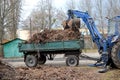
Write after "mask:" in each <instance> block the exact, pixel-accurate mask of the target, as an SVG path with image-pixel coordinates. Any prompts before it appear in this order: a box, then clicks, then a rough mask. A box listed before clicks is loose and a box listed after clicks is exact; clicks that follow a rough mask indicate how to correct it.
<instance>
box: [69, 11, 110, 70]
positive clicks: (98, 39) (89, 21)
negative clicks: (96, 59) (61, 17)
mask: <svg viewBox="0 0 120 80" xmlns="http://www.w3.org/2000/svg"><path fill="white" fill-rule="evenodd" d="M74 17H77V18H81V19H82V20H83V22H84V23H85V24H86V26H87V28H88V30H89V32H90V35H91V37H92V40H93V42H94V43H96V45H97V47H98V49H99V50H98V51H100V50H102V55H101V58H100V59H101V61H102V62H103V64H102V65H103V66H104V67H105V68H104V69H103V70H102V71H101V72H105V71H106V66H107V63H108V59H109V55H108V51H107V48H108V46H107V40H106V39H104V37H103V36H101V34H100V32H99V31H98V29H97V28H96V26H95V23H94V21H93V18H92V17H91V16H90V15H89V14H88V13H87V12H82V11H78V10H68V20H70V19H73V18H74Z"/></svg>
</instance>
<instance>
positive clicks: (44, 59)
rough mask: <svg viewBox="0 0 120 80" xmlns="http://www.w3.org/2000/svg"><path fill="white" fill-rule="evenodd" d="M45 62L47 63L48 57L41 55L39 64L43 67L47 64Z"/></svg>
mask: <svg viewBox="0 0 120 80" xmlns="http://www.w3.org/2000/svg"><path fill="white" fill-rule="evenodd" d="M45 62H46V56H45V55H41V56H40V58H39V59H38V63H39V64H40V65H42V64H45Z"/></svg>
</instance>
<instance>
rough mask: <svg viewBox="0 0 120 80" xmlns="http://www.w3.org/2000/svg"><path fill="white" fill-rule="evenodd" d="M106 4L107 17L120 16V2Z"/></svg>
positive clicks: (114, 1)
mask: <svg viewBox="0 0 120 80" xmlns="http://www.w3.org/2000/svg"><path fill="white" fill-rule="evenodd" d="M106 4H108V5H107V6H106V7H105V8H106V10H105V11H106V14H107V15H106V17H109V18H113V17H114V16H118V15H120V0H107V1H106Z"/></svg>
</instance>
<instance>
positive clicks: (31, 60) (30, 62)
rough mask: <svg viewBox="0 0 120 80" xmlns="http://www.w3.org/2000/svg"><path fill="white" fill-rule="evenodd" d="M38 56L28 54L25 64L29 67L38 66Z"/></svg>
mask: <svg viewBox="0 0 120 80" xmlns="http://www.w3.org/2000/svg"><path fill="white" fill-rule="evenodd" d="M37 63H38V61H37V57H36V56H35V55H26V59H25V64H26V65H27V66H28V67H36V66H37Z"/></svg>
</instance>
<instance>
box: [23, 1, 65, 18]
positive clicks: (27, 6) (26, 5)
mask: <svg viewBox="0 0 120 80" xmlns="http://www.w3.org/2000/svg"><path fill="white" fill-rule="evenodd" d="M53 1H54V2H53V4H54V6H55V7H56V8H63V5H64V4H65V2H66V1H65V0H53ZM38 2H39V0H23V7H22V14H21V16H22V20H24V19H26V18H27V17H28V16H29V15H30V13H31V12H32V10H33V9H34V8H35V6H36V5H37V3H38Z"/></svg>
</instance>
